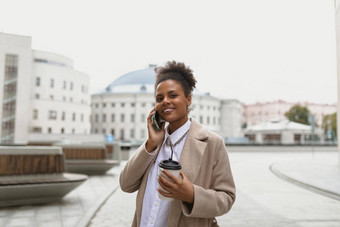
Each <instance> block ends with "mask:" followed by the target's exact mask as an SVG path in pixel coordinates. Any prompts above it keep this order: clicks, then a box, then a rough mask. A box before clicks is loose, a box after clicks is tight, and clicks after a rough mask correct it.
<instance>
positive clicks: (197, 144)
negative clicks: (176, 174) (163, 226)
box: [168, 119, 208, 226]
mask: <svg viewBox="0 0 340 227" xmlns="http://www.w3.org/2000/svg"><path fill="white" fill-rule="evenodd" d="M207 139H208V131H207V130H206V129H205V128H203V127H202V126H201V125H200V124H199V123H198V122H196V121H195V120H194V119H191V127H190V130H189V133H188V136H187V139H186V141H185V144H184V147H183V151H182V154H181V157H180V163H181V165H182V171H183V172H184V174H185V175H186V176H187V177H188V178H189V180H190V181H191V183H193V184H194V183H195V180H196V178H197V174H198V172H199V170H200V168H201V163H202V158H203V154H204V151H205V148H206V146H207V143H206V140H207ZM181 206H182V204H181V201H179V200H174V201H173V202H172V203H171V207H170V216H169V220H168V226H177V223H178V221H179V218H180V215H181V212H182V207H181Z"/></svg>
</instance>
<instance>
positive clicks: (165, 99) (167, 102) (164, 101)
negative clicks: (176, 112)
mask: <svg viewBox="0 0 340 227" xmlns="http://www.w3.org/2000/svg"><path fill="white" fill-rule="evenodd" d="M169 103H170V99H169V98H167V97H164V98H163V105H167V104H169Z"/></svg>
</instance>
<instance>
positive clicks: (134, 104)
mask: <svg viewBox="0 0 340 227" xmlns="http://www.w3.org/2000/svg"><path fill="white" fill-rule="evenodd" d="M99 105H100V103H94V104H91V107H95V108H100V107H99ZM109 105H110V106H111V107H116V105H120V107H127V106H128V104H127V103H125V102H121V103H119V104H118V103H114V102H112V103H111V104H109V103H101V107H102V108H106V107H107V106H109ZM155 105H156V104H155V103H154V102H153V103H151V106H155ZM135 106H136V103H134V102H131V103H130V107H135ZM140 106H141V107H146V103H145V102H142V103H141V104H140ZM192 108H193V109H195V108H196V105H192ZM199 108H200V110H203V109H204V106H203V105H199ZM206 108H207V110H210V109H212V110H214V111H215V110H216V109H218V110H219V111H220V110H221V107H216V106H207V107H206Z"/></svg>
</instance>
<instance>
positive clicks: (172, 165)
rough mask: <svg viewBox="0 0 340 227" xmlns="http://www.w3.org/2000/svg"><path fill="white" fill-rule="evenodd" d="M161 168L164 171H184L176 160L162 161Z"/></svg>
mask: <svg viewBox="0 0 340 227" xmlns="http://www.w3.org/2000/svg"><path fill="white" fill-rule="evenodd" d="M158 166H159V167H161V168H163V169H170V170H179V169H182V166H181V164H180V163H179V162H177V161H174V160H170V159H166V160H162V161H161V162H160V163H159V165H158Z"/></svg>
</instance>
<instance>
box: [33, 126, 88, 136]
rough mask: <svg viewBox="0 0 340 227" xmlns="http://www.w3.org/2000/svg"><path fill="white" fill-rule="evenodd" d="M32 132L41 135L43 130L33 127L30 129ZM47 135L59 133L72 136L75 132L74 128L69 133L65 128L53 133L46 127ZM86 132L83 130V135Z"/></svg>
mask: <svg viewBox="0 0 340 227" xmlns="http://www.w3.org/2000/svg"><path fill="white" fill-rule="evenodd" d="M32 132H33V133H42V132H43V130H42V128H41V127H33V128H32ZM47 133H49V134H51V133H60V134H65V133H72V134H75V133H76V130H75V129H74V128H72V129H71V131H66V130H65V128H60V130H59V131H53V130H52V128H51V127H48V128H47ZM78 133H79V132H78ZM86 133H87V131H86V130H85V131H84V134H86Z"/></svg>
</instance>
